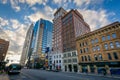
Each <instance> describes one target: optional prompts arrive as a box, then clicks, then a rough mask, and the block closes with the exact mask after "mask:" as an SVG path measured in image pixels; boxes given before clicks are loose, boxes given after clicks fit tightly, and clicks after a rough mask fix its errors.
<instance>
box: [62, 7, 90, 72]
mask: <svg viewBox="0 0 120 80" xmlns="http://www.w3.org/2000/svg"><path fill="white" fill-rule="evenodd" d="M61 20H62V49H63V61H64V62H63V66H64V71H69V72H78V57H77V55H78V53H77V49H76V37H78V36H80V35H82V34H85V33H88V32H90V27H89V25H88V24H87V23H86V22H85V21H84V19H83V16H82V15H81V14H80V13H79V12H78V11H77V10H73V9H72V10H70V11H69V12H67V13H66V14H65V15H64V16H63V17H62V18H61Z"/></svg>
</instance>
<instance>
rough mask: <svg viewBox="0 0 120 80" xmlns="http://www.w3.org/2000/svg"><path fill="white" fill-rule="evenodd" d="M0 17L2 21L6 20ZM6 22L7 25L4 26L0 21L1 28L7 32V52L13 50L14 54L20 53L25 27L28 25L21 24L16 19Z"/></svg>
mask: <svg viewBox="0 0 120 80" xmlns="http://www.w3.org/2000/svg"><path fill="white" fill-rule="evenodd" d="M0 19H1V20H2V21H6V20H5V19H4V18H1V17H0ZM7 24H9V25H7V26H6V25H5V24H4V25H3V24H1V23H0V25H1V28H2V29H3V30H4V32H5V33H6V34H7V36H8V40H9V41H10V45H9V50H8V52H14V54H21V53H22V47H23V44H24V39H25V36H26V31H27V28H26V27H28V25H27V24H22V23H20V22H19V21H18V20H16V19H10V20H8V21H7ZM10 25H11V26H10ZM5 26H6V27H5Z"/></svg>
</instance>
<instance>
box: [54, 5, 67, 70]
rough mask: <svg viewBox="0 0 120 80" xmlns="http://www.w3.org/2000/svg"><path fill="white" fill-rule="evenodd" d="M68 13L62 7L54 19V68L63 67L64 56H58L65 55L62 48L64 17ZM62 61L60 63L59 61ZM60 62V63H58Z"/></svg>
mask: <svg viewBox="0 0 120 80" xmlns="http://www.w3.org/2000/svg"><path fill="white" fill-rule="evenodd" d="M66 13H67V11H65V10H64V9H63V8H62V7H61V8H59V9H58V10H57V11H56V12H55V13H54V19H53V27H54V28H53V52H52V64H53V65H52V68H54V69H62V68H63V64H62V58H57V57H58V56H59V55H61V57H62V56H63V55H62V53H63V50H62V19H61V18H62V17H63V16H64V15H65V14H66ZM59 61H60V63H59ZM58 64H59V65H58Z"/></svg>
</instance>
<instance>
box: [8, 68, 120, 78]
mask: <svg viewBox="0 0 120 80" xmlns="http://www.w3.org/2000/svg"><path fill="white" fill-rule="evenodd" d="M9 80H120V78H113V77H106V76H95V75H84V74H78V73H66V72H51V71H45V70H37V69H22V70H21V73H20V74H16V75H9Z"/></svg>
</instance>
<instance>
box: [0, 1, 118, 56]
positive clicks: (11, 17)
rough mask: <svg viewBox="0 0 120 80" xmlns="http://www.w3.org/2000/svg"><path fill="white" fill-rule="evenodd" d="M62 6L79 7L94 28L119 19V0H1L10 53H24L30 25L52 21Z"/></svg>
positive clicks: (2, 25) (1, 24)
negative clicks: (42, 20) (38, 21)
mask: <svg viewBox="0 0 120 80" xmlns="http://www.w3.org/2000/svg"><path fill="white" fill-rule="evenodd" d="M59 7H63V8H64V9H65V10H67V11H69V10H70V9H77V10H78V11H79V12H80V13H81V14H82V15H83V18H84V20H85V21H86V22H87V23H88V24H89V25H90V28H91V30H92V31H93V30H96V29H98V28H101V27H103V26H105V25H108V24H110V23H112V22H115V21H120V0H0V28H1V29H2V30H3V31H4V32H5V33H6V35H7V37H8V41H10V46H9V50H8V54H12V55H21V53H22V48H23V44H24V40H25V36H26V32H27V30H28V28H29V27H30V25H31V24H32V23H34V22H36V21H37V20H38V19H40V18H43V19H47V20H50V21H52V19H53V18H54V16H53V14H54V12H55V11H56V10H57V9H58V8H59ZM0 35H1V34H0Z"/></svg>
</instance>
